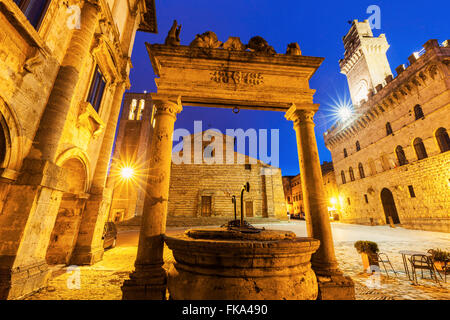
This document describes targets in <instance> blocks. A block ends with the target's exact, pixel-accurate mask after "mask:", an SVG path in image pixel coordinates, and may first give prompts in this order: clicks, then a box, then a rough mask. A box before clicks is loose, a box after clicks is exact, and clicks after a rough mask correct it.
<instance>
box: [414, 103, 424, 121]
mask: <svg viewBox="0 0 450 320" xmlns="http://www.w3.org/2000/svg"><path fill="white" fill-rule="evenodd" d="M414 116H415V118H416V120H419V119H423V118H425V115H424V114H423V110H422V107H421V106H420V105H416V106H415V107H414Z"/></svg>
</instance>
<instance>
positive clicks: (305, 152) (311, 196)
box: [286, 104, 354, 300]
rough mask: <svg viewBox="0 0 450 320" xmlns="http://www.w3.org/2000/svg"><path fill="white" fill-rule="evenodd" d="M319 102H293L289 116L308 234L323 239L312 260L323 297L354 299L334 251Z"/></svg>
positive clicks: (349, 282)
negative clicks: (318, 135)
mask: <svg viewBox="0 0 450 320" xmlns="http://www.w3.org/2000/svg"><path fill="white" fill-rule="evenodd" d="M318 107H319V106H318V105H317V104H307V105H300V106H296V105H292V106H291V108H289V110H288V111H287V112H286V119H287V120H290V121H293V122H294V130H295V133H296V137H297V150H298V158H299V164H300V176H301V181H302V193H303V202H304V205H305V213H306V224H307V230H308V236H309V237H311V238H314V239H318V240H320V247H319V249H318V250H317V251H316V253H315V254H314V255H313V256H312V259H311V264H312V268H313V270H314V272H315V273H316V275H317V277H318V282H319V298H321V299H323V300H328V299H331V300H338V299H352V298H353V299H354V287H353V282H352V281H351V279H350V278H345V277H343V276H342V272H341V271H340V270H339V266H338V263H337V260H336V256H335V252H334V244H333V237H332V233H331V224H330V218H329V215H328V208H327V199H326V197H325V190H324V186H323V180H322V171H321V168H320V159H319V152H318V149H317V142H316V136H315V133H314V121H313V117H314V114H315V113H316V111H317V109H318Z"/></svg>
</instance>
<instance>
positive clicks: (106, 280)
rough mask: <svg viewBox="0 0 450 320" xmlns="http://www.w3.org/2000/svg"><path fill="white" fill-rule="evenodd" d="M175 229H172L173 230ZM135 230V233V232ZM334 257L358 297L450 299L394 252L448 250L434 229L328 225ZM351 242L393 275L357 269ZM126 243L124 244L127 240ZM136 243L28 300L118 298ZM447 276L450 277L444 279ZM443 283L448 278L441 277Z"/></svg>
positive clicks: (296, 225)
mask: <svg viewBox="0 0 450 320" xmlns="http://www.w3.org/2000/svg"><path fill="white" fill-rule="evenodd" d="M264 227H266V228H272V229H279V230H291V231H294V232H295V233H297V235H298V236H304V235H305V233H306V232H305V225H304V222H298V221H295V222H291V223H285V224H276V225H275V224H273V225H264ZM177 232H178V231H177ZM136 234H137V232H136ZM333 236H334V241H335V249H336V256H337V259H338V261H339V263H340V267H341V269H342V271H344V273H345V274H346V275H349V276H351V277H352V278H353V280H354V281H355V289H356V298H357V299H360V300H429V299H433V300H450V284H449V283H443V282H441V283H440V284H439V285H437V284H435V283H434V282H433V281H431V280H430V279H429V274H426V275H425V279H421V277H420V275H419V274H418V277H419V285H412V284H411V281H409V280H408V278H407V276H406V275H405V272H404V267H403V262H402V258H401V255H400V254H399V253H398V251H400V250H415V251H424V252H425V251H426V250H427V249H430V248H441V249H447V250H449V246H450V235H449V234H446V233H438V232H426V231H417V230H406V229H402V228H396V229H391V228H389V227H388V226H379V227H369V226H357V225H346V224H333ZM357 240H371V241H375V242H377V243H378V246H379V247H380V250H381V251H382V252H384V253H386V254H387V255H388V256H389V258H390V260H391V262H392V264H393V267H394V269H395V270H396V271H397V272H398V276H397V277H395V276H394V274H393V273H391V272H390V273H389V275H390V277H389V278H387V277H386V276H385V274H384V273H383V274H381V275H380V274H375V276H371V275H368V274H365V273H364V272H363V270H362V263H361V257H360V256H359V255H358V253H357V252H356V250H355V249H354V247H353V244H354V242H355V241H357ZM127 245H128V244H127ZM136 252H137V247H136V246H122V247H121V246H119V247H116V248H114V249H111V250H108V251H106V252H105V255H104V259H103V261H101V262H99V263H97V264H95V265H93V266H83V267H80V268H79V271H80V288H79V289H77V288H73V289H70V288H69V286H68V285H67V284H68V282H69V283H70V280H71V279H72V278H73V275H74V273H73V272H67V269H66V268H64V269H61V270H60V271H59V272H57V273H59V275H57V276H55V277H54V278H53V279H52V280H50V282H49V286H48V287H47V288H46V289H42V290H41V291H39V292H37V293H35V294H33V295H31V296H29V297H28V298H27V299H30V300H54V299H55V300H70V299H75V300H76V299H79V300H85V299H89V300H92V299H99V300H116V299H121V297H122V292H121V290H120V287H121V285H122V283H123V281H124V280H125V279H127V278H128V274H129V273H130V272H131V271H132V270H133V268H134V266H133V263H134V260H135V257H136ZM164 259H165V261H166V264H165V268H168V267H169V266H170V264H171V263H172V262H173V257H172V254H171V251H170V250H169V249H168V248H167V247H166V250H165V253H164ZM448 278H450V277H448ZM447 282H448V280H447Z"/></svg>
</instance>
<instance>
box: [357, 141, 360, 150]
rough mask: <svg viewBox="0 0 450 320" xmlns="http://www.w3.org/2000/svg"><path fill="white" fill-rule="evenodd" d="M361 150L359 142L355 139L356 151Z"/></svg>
mask: <svg viewBox="0 0 450 320" xmlns="http://www.w3.org/2000/svg"><path fill="white" fill-rule="evenodd" d="M359 150H361V145H360V144H359V141H356V151H359Z"/></svg>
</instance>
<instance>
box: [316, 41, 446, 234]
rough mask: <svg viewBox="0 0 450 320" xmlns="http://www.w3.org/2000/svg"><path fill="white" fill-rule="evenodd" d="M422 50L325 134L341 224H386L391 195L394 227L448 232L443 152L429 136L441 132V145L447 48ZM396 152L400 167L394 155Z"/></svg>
mask: <svg viewBox="0 0 450 320" xmlns="http://www.w3.org/2000/svg"><path fill="white" fill-rule="evenodd" d="M424 49H425V50H424V53H423V54H422V55H420V54H415V55H411V57H409V62H410V65H409V66H408V67H407V68H404V66H400V67H399V68H397V69H396V70H397V73H398V75H397V77H396V78H390V77H386V80H385V83H384V84H380V85H378V86H377V89H376V92H375V93H372V94H370V93H369V95H368V97H367V99H366V101H363V103H362V104H361V105H359V106H356V110H355V116H354V117H352V118H351V119H349V120H347V121H339V122H338V123H337V124H335V125H334V126H333V127H332V128H331V129H330V130H328V131H327V132H326V133H325V136H324V137H325V143H326V145H327V147H328V148H329V149H330V151H331V154H332V158H333V163H334V167H335V176H336V180H337V184H338V188H339V197H340V205H341V207H342V220H343V221H344V222H351V223H363V224H385V223H389V219H388V218H387V216H389V215H390V214H389V212H390V209H386V205H387V203H388V202H389V200H387V198H386V194H389V193H392V196H393V199H394V203H395V208H396V211H397V213H398V220H399V221H396V222H399V223H400V224H401V225H402V226H404V227H408V228H415V229H422V230H435V231H445V232H449V231H450V215H449V212H450V202H449V199H450V188H449V181H450V180H449V179H450V170H449V169H450V164H449V157H450V154H449V151H448V149H445V148H444V149H442V148H441V147H440V146H439V143H438V138H437V136H436V133H437V132H438V129H440V128H441V130H443V131H444V132H447V136H446V137H447V138H446V139H447V141H448V130H450V126H449V125H450V90H449V89H450V88H449V83H450V82H449V73H450V72H449V61H450V58H449V57H450V47H449V46H448V42H446V43H445V44H443V45H441V46H440V45H439V44H438V42H437V41H436V40H430V41H428V42H427V43H426V44H425V45H424ZM416 106H420V108H421V110H422V111H423V117H422V116H420V114H419V117H417V119H416V114H417V107H416ZM415 108H416V110H415ZM389 126H390V127H391V128H392V132H391V131H388V127H389ZM416 138H420V139H422V141H423V145H424V148H425V150H426V153H427V158H425V159H420V160H419V157H418V153H417V152H416V149H415V147H414V141H417V140H416ZM444 139H445V138H444ZM357 142H359V146H360V150H359V151H358V150H357V146H356V144H357ZM399 146H400V147H401V148H402V149H403V151H404V155H405V158H406V160H407V163H406V164H404V163H402V162H401V161H400V160H401V159H400V158H401V156H400V157H399V154H398V153H397V152H396V150H399V149H398V148H399ZM344 149H345V151H346V153H347V156H345V154H344ZM360 167H361V168H362V172H361V171H360V169H359V168H360ZM350 171H353V179H352V177H351V174H350ZM361 173H362V174H361ZM342 175H344V177H345V182H344V181H343V179H342ZM352 180H354V181H352ZM410 188H412V190H411V191H410ZM386 189H387V190H386ZM383 190H384V191H383ZM382 192H383V194H384V196H383V197H382ZM383 203H384V204H385V206H383ZM388 207H389V208H391V206H390V205H388ZM385 212H388V213H387V214H385Z"/></svg>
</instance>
